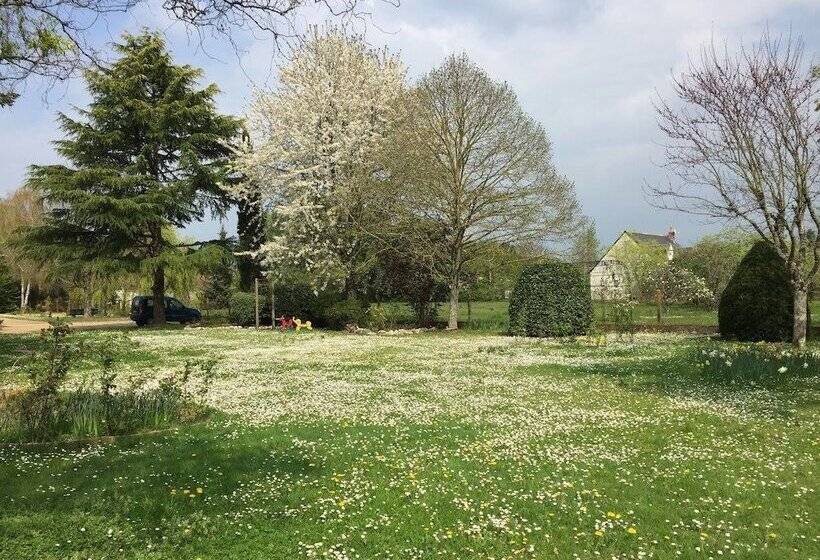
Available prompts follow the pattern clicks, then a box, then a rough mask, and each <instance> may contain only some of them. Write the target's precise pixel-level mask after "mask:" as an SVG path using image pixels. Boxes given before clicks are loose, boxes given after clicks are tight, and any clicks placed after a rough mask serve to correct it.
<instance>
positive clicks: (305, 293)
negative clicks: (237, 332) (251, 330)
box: [229, 282, 344, 327]
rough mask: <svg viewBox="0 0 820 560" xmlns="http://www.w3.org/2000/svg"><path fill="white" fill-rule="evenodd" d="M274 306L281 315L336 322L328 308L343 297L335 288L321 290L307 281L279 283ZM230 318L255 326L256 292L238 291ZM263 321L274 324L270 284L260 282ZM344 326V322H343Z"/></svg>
mask: <svg viewBox="0 0 820 560" xmlns="http://www.w3.org/2000/svg"><path fill="white" fill-rule="evenodd" d="M274 296H275V298H274V308H275V312H276V316H277V317H284V316H290V317H298V318H300V319H303V320H306V321H311V322H312V323H313V324H314V326H317V327H323V326H332V325H330V323H331V322H332V321H331V320H330V318H329V317H328V312H329V310H331V309H332V308H333V307H334V304H335V303H336V302H338V301H339V295H338V294H337V293H335V292H333V291H325V292H320V293H319V294H318V295H317V294H315V293H314V292H313V289H312V288H311V287H310V286H309V285H307V284H303V283H296V282H291V283H283V284H277V285H276V286H275V288H274ZM229 319H230V322H231V324H233V325H239V326H242V327H252V326H253V325H254V324H255V323H256V298H255V295H254V293H253V292H234V293H233V295H232V296H231V306H230V314H229ZM259 322H260V324H262V325H270V324H271V319H270V286H269V285H268V284H264V285H263V284H260V285H259ZM341 326H344V325H341Z"/></svg>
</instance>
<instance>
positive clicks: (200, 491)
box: [196, 487, 204, 494]
mask: <svg viewBox="0 0 820 560" xmlns="http://www.w3.org/2000/svg"><path fill="white" fill-rule="evenodd" d="M202 492H204V490H203V489H202V488H201V487H197V489H196V493H197V494H202Z"/></svg>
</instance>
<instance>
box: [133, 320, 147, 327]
mask: <svg viewBox="0 0 820 560" xmlns="http://www.w3.org/2000/svg"><path fill="white" fill-rule="evenodd" d="M134 322H135V323H136V324H137V326H138V327H144V326H145V321H134Z"/></svg>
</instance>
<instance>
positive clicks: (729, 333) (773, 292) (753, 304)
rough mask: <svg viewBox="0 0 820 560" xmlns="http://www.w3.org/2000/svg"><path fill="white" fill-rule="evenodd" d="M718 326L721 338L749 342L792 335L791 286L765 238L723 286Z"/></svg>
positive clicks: (750, 251) (779, 339)
mask: <svg viewBox="0 0 820 560" xmlns="http://www.w3.org/2000/svg"><path fill="white" fill-rule="evenodd" d="M809 321H811V319H809ZM718 327H719V328H720V334H721V336H723V337H724V338H733V339H737V340H742V341H748V342H757V341H768V342H787V341H790V340H791V339H792V330H793V328H794V290H793V289H792V287H791V283H790V282H789V273H788V271H787V270H786V263H785V262H784V260H783V259H782V258H781V257H780V255H778V254H777V251H776V250H775V249H774V247H772V245H771V244H770V243H768V242H767V241H758V242H757V243H755V245H754V246H753V247H752V248H751V249H750V250H749V252H748V253H746V256H745V257H743V260H741V261H740V264H739V265H738V267H737V269H736V270H735V273H734V275H733V276H732V278H731V279H730V280H729V284H728V285H727V286H726V288H725V289H724V290H723V293H722V294H721V296H720V307H719V308H718Z"/></svg>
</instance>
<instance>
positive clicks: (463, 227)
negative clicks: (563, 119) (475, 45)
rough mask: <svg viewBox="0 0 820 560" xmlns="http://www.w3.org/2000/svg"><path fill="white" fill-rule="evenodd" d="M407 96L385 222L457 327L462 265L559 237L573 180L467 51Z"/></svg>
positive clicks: (567, 225) (570, 213) (570, 211)
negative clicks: (424, 271)
mask: <svg viewBox="0 0 820 560" xmlns="http://www.w3.org/2000/svg"><path fill="white" fill-rule="evenodd" d="M414 97H415V99H414V103H415V104H414V106H413V107H412V109H410V110H409V111H408V113H409V115H410V118H409V119H408V122H407V123H406V126H404V127H403V128H402V129H401V132H400V133H399V138H397V140H396V142H395V146H396V150H395V153H393V154H392V157H391V158H390V160H392V161H393V162H399V166H398V168H394V169H393V172H392V174H393V176H394V179H395V183H396V184H397V192H396V193H395V195H396V196H395V200H396V201H397V202H396V204H397V207H398V209H397V212H396V213H395V217H394V218H393V220H395V222H396V224H397V231H398V232H400V233H399V235H398V236H397V241H398V245H399V246H400V247H401V248H403V249H405V250H408V251H415V252H417V253H418V254H420V255H421V257H422V260H423V261H424V262H427V263H429V265H430V267H431V268H432V270H433V271H434V272H435V273H436V275H437V276H438V277H439V278H440V279H442V280H443V281H445V282H446V283H447V284H448V286H449V289H450V316H449V321H448V328H450V329H456V328H458V302H459V292H460V290H461V288H462V284H463V274H464V270H465V265H466V264H467V263H469V262H471V261H473V260H474V259H477V258H479V257H480V255H481V251H482V248H485V247H489V246H491V245H492V244H491V243H489V242H498V243H516V244H523V243H537V244H541V243H543V242H544V241H545V240H549V239H552V240H558V239H564V238H566V237H567V236H568V234H569V233H570V232H572V230H573V229H574V228H575V226H576V225H577V224H578V223H579V216H580V214H579V208H578V203H577V201H576V198H575V191H574V186H573V184H572V182H571V181H569V180H568V179H567V178H565V177H563V176H561V175H560V174H559V173H558V172H557V171H556V169H555V167H554V166H553V164H552V146H551V144H550V141H549V139H548V138H547V134H546V132H545V131H544V128H543V127H542V126H541V125H540V124H538V123H537V122H536V121H535V120H533V119H532V117H530V116H529V115H527V114H526V113H525V112H524V111H523V110H522V109H521V106H520V105H519V104H518V100H517V98H516V96H515V93H514V92H513V91H512V89H511V88H510V87H509V85H507V84H506V83H498V82H494V81H493V80H492V79H491V78H490V76H489V75H488V74H487V73H486V72H485V71H484V70H482V69H481V68H479V67H478V66H477V65H475V64H474V63H473V62H471V61H470V60H469V59H468V58H467V57H466V55H460V56H450V57H449V58H448V59H447V60H446V61H445V62H444V64H442V65H441V66H440V67H439V68H436V69H434V70H433V71H431V72H430V73H429V74H427V75H426V76H424V77H423V78H422V79H421V80H420V81H419V83H418V85H417V87H416V88H415V94H414ZM394 165H395V164H394ZM401 217H404V219H401ZM401 224H409V227H407V228H404V229H403V228H402V227H401Z"/></svg>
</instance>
